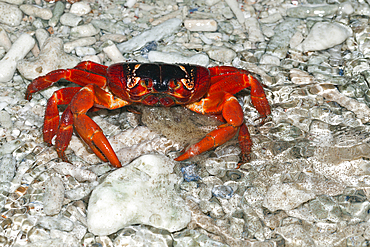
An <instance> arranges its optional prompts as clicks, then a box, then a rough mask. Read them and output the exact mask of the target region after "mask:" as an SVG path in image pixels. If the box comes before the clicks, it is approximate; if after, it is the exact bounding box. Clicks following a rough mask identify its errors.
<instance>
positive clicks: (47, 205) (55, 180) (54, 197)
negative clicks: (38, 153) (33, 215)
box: [42, 177, 64, 215]
mask: <svg viewBox="0 0 370 247" xmlns="http://www.w3.org/2000/svg"><path fill="white" fill-rule="evenodd" d="M63 200H64V185H63V182H62V180H61V179H60V178H59V177H50V178H49V179H48V180H47V181H46V182H45V193H44V197H43V199H42V202H43V204H44V213H45V214H46V215H55V214H58V213H59V212H60V210H61V208H62V205H63Z"/></svg>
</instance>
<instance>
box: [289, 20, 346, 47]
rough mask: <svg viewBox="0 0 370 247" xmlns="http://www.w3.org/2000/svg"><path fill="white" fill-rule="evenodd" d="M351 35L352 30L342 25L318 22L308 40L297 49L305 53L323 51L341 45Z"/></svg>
mask: <svg viewBox="0 0 370 247" xmlns="http://www.w3.org/2000/svg"><path fill="white" fill-rule="evenodd" d="M351 35H352V31H351V29H350V28H348V27H346V26H344V25H342V24H339V23H335V22H333V23H331V22H317V23H316V24H315V25H314V26H313V27H312V28H311V31H310V33H309V34H308V36H307V38H306V39H305V40H304V41H303V42H302V43H301V44H299V45H298V46H297V47H296V48H297V49H298V50H301V51H304V52H307V51H321V50H325V49H328V48H331V47H333V46H336V45H339V44H341V43H342V42H344V41H345V40H346V39H347V38H348V37H350V36H351Z"/></svg>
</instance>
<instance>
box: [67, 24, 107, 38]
mask: <svg viewBox="0 0 370 247" xmlns="http://www.w3.org/2000/svg"><path fill="white" fill-rule="evenodd" d="M99 31H100V30H99V28H96V27H94V26H93V24H91V23H89V24H86V25H81V26H77V27H73V28H71V36H74V37H90V36H94V35H95V34H98V33H99Z"/></svg>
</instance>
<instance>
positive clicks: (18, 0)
mask: <svg viewBox="0 0 370 247" xmlns="http://www.w3.org/2000/svg"><path fill="white" fill-rule="evenodd" d="M3 2H6V3H10V4H15V5H20V4H22V3H23V2H24V0H4V1H3Z"/></svg>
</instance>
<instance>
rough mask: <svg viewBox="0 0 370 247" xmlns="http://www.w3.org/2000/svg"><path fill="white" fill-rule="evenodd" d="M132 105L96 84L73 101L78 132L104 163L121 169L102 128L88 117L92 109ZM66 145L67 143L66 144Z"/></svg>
mask: <svg viewBox="0 0 370 247" xmlns="http://www.w3.org/2000/svg"><path fill="white" fill-rule="evenodd" d="M128 104H130V103H129V102H127V101H124V100H121V99H119V98H114V96H113V95H112V94H110V93H108V92H106V91H104V90H103V89H101V88H99V87H98V86H97V85H95V84H90V85H87V86H86V87H83V88H82V89H81V90H80V91H79V92H78V93H77V94H76V96H75V97H74V98H73V99H72V101H71V104H70V106H71V113H72V115H73V123H74V126H75V129H76V132H77V133H78V134H79V135H80V137H81V138H82V139H83V140H84V141H85V143H86V144H88V145H89V146H90V148H91V149H92V150H93V151H94V153H95V154H96V155H97V156H98V157H99V158H100V159H101V160H103V161H109V162H110V163H111V164H112V165H113V166H115V167H121V163H120V161H119V160H118V158H117V155H116V154H115V152H114V151H113V148H112V146H111V145H110V143H109V141H108V140H107V138H106V137H105V136H104V134H103V131H102V130H101V128H100V127H99V126H98V125H97V124H96V123H95V122H94V121H93V120H92V119H91V118H90V117H88V116H87V115H86V113H87V112H88V111H89V109H91V108H92V107H97V108H107V109H110V110H112V109H116V108H120V107H123V106H125V105H128ZM64 144H65V143H64Z"/></svg>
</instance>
